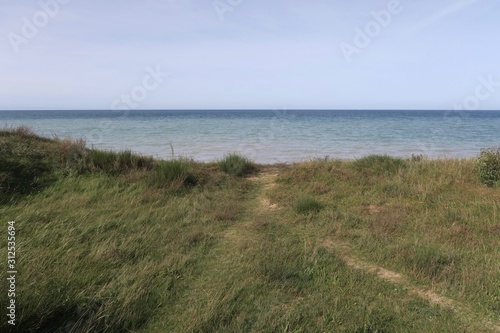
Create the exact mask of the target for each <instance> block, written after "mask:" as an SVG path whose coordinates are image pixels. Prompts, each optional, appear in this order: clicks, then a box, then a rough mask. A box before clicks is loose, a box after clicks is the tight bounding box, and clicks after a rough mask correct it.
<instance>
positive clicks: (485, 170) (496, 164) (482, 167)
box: [477, 148, 500, 187]
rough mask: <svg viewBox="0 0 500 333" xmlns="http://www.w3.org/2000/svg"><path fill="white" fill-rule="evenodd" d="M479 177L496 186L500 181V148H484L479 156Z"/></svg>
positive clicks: (488, 184)
mask: <svg viewBox="0 0 500 333" xmlns="http://www.w3.org/2000/svg"><path fill="white" fill-rule="evenodd" d="M477 162H478V168H479V177H480V178H481V181H482V182H483V184H485V185H487V186H490V187H491V186H495V185H498V184H499V183H500V148H497V149H483V150H482V151H481V154H480V155H479V158H478V161H477Z"/></svg>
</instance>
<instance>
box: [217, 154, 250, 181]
mask: <svg viewBox="0 0 500 333" xmlns="http://www.w3.org/2000/svg"><path fill="white" fill-rule="evenodd" d="M219 165H220V167H221V169H222V171H224V172H226V173H228V174H230V175H233V176H238V177H242V176H244V175H248V174H251V173H254V172H255V171H256V170H257V168H256V166H255V164H253V162H252V161H250V160H249V159H248V158H246V157H243V156H240V155H238V154H229V155H227V156H225V157H224V159H223V160H222V161H220V162H219Z"/></svg>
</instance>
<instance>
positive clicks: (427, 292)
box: [323, 240, 500, 332]
mask: <svg viewBox="0 0 500 333" xmlns="http://www.w3.org/2000/svg"><path fill="white" fill-rule="evenodd" d="M323 244H324V246H325V247H326V248H329V249H331V250H334V251H335V252H336V253H337V254H338V255H339V256H340V257H341V258H342V259H343V260H344V261H345V263H346V264H347V265H348V266H350V267H352V268H355V269H359V270H362V271H365V272H368V273H371V274H374V275H376V276H377V277H378V278H380V279H382V280H385V281H388V282H391V283H394V284H398V285H400V286H402V287H404V288H405V289H406V290H407V291H408V293H409V294H413V295H417V296H419V297H420V298H422V299H425V300H427V301H428V302H430V303H432V304H435V305H438V306H440V307H443V308H447V309H450V310H453V311H455V312H456V313H458V314H463V315H465V316H463V318H473V319H474V320H476V322H475V323H471V324H479V323H480V324H482V325H483V326H484V327H486V328H488V329H491V330H492V331H494V332H500V326H499V325H498V324H495V323H493V322H491V321H490V320H488V319H485V318H483V317H482V316H481V315H478V314H476V313H475V312H474V311H472V310H471V309H470V308H469V307H467V306H465V305H464V304H461V303H460V302H458V301H456V300H453V299H451V298H448V297H446V296H443V295H440V294H438V293H436V292H434V291H432V290H431V289H428V288H423V287H419V286H416V285H414V284H412V283H411V282H410V281H409V279H408V278H407V277H406V276H405V275H403V274H400V273H397V272H394V271H391V270H388V269H385V268H383V267H381V266H378V265H375V264H372V263H369V262H366V261H363V260H361V259H359V258H356V257H354V256H353V255H352V252H353V251H352V249H351V248H350V246H349V245H347V244H345V243H340V242H335V241H332V240H327V241H325V242H324V243H323Z"/></svg>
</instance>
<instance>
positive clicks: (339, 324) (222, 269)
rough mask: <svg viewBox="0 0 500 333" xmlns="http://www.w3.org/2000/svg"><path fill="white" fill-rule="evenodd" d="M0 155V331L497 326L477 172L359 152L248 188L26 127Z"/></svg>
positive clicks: (232, 179)
mask: <svg viewBox="0 0 500 333" xmlns="http://www.w3.org/2000/svg"><path fill="white" fill-rule="evenodd" d="M0 149H1V150H2V151H1V155H0V156H1V158H0V175H1V177H2V178H0V179H2V183H1V184H2V185H1V186H2V188H1V192H0V193H1V195H2V199H3V200H2V204H0V220H1V221H4V222H3V223H6V222H7V221H11V220H15V221H16V224H15V226H16V247H17V253H16V256H17V269H18V271H19V274H18V275H17V280H16V304H17V305H18V306H17V309H16V315H17V325H16V326H15V327H9V326H8V325H7V323H6V321H5V320H4V321H2V322H1V323H0V331H9V330H10V331H14V332H15V331H17V332H124V331H133V332H300V331H307V332H332V331H335V332H402V331H404V332H453V331H457V332H494V331H495V326H494V325H498V324H496V323H497V322H498V320H499V319H500V318H499V315H498V314H499V312H500V307H499V306H500V303H499V301H500V294H499V291H500V285H499V281H500V271H499V270H500V268H499V267H500V265H499V263H500V257H499V254H498V248H499V246H500V237H499V236H500V224H499V223H500V222H499V216H500V215H499V211H500V190H499V189H498V187H487V186H485V185H484V184H482V183H481V181H480V177H479V174H478V169H477V167H476V165H477V160H472V159H471V160H427V159H425V158H418V159H415V158H413V159H408V160H406V159H394V158H391V157H387V156H371V157H366V158H363V159H360V160H357V161H337V160H321V161H311V162H307V163H299V164H294V165H290V166H253V168H254V169H253V171H254V172H255V171H259V175H258V176H257V177H255V176H253V177H248V178H245V177H242V175H245V174H247V172H243V173H240V172H234V173H232V172H228V171H227V170H231V169H230V168H229V169H224V166H223V165H224V164H226V163H227V164H229V165H231V164H232V163H234V161H235V160H239V158H236V157H232V158H228V157H226V159H225V160H228V159H229V160H231V161H232V162H229V161H226V163H225V162H224V161H221V162H219V163H196V162H193V161H190V160H185V159H179V160H168V161H158V160H153V159H150V158H147V157H142V156H138V155H134V154H132V153H130V152H119V153H113V152H100V151H96V150H89V149H86V148H85V146H84V144H83V143H82V142H77V141H70V140H49V139H43V138H39V137H36V136H35V135H33V134H32V133H29V131H26V130H9V131H0ZM233 165H238V163H234V164H233ZM243 169H245V168H243ZM4 230H7V228H5V229H4ZM6 239H7V237H6V236H5V234H4V237H1V238H0V248H1V251H3V252H0V255H1V256H3V257H4V258H5V257H6V248H7V243H6ZM352 258H357V259H356V260H358V261H355V260H354V259H352ZM361 261H363V262H366V263H369V264H370V265H376V266H380V267H384V268H386V269H391V270H392V271H394V272H398V273H401V274H404V275H405V276H406V277H407V280H406V281H405V282H398V281H392V280H387V279H382V278H380V276H379V275H380V273H374V271H373V269H363V264H360V263H359V262H361ZM353 262H354V264H353ZM3 274H4V275H3V280H4V281H5V278H6V276H5V274H6V273H5V272H4V273H3ZM4 285H5V284H4ZM414 287H419V288H423V289H429V290H431V291H433V292H435V293H437V294H439V295H442V296H446V297H448V298H449V299H451V300H453V304H452V305H446V304H441V303H439V302H438V304H437V305H436V304H433V303H430V302H429V299H428V298H426V297H424V296H422V295H421V294H418V293H416V292H412V288H414ZM2 290H3V291H2V293H1V294H0V302H1V303H2V304H7V300H8V299H7V293H6V292H4V291H5V290H4V289H2ZM497 327H498V326H497Z"/></svg>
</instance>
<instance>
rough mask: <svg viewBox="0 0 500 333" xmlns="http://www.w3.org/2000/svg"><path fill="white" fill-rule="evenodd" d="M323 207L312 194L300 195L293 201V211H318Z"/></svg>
mask: <svg viewBox="0 0 500 333" xmlns="http://www.w3.org/2000/svg"><path fill="white" fill-rule="evenodd" d="M322 208H323V204H322V203H321V202H319V201H317V200H316V199H314V198H313V197H312V196H302V197H300V198H299V199H298V200H297V202H296V203H295V211H296V212H297V213H300V214H304V213H310V212H319V211H320V210H321V209H322Z"/></svg>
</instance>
